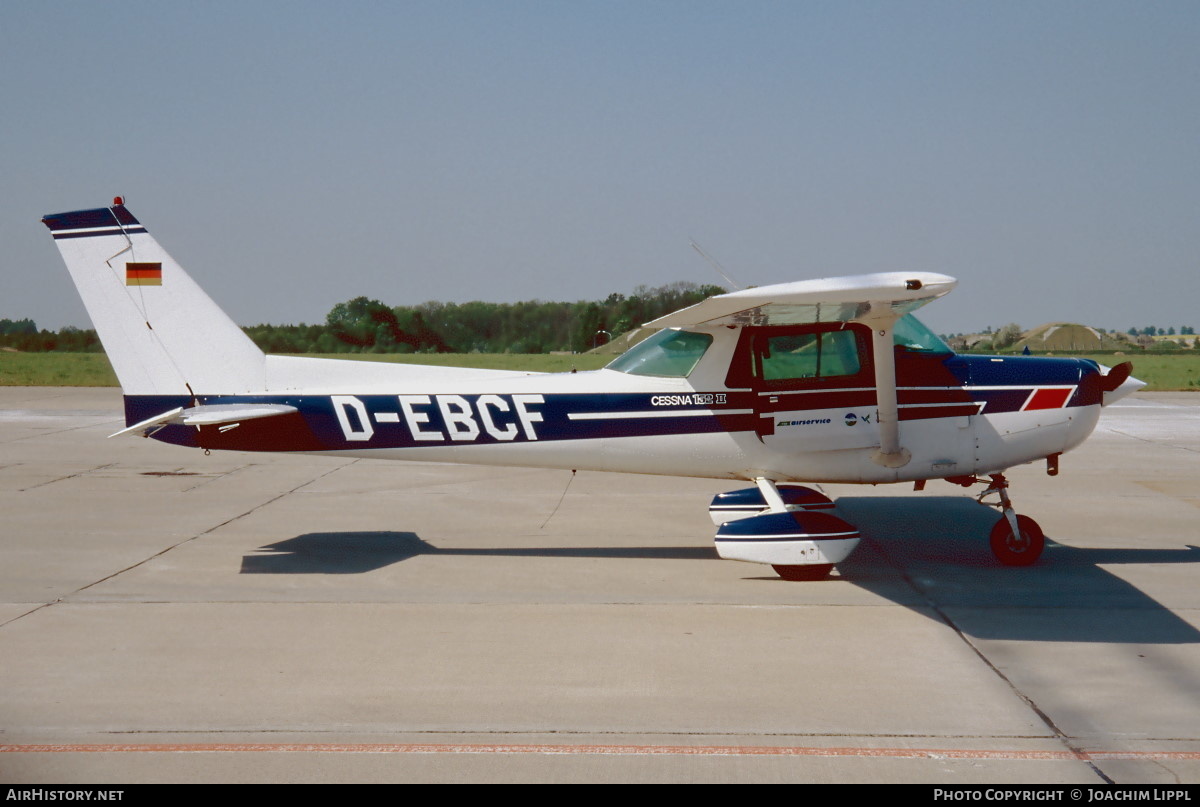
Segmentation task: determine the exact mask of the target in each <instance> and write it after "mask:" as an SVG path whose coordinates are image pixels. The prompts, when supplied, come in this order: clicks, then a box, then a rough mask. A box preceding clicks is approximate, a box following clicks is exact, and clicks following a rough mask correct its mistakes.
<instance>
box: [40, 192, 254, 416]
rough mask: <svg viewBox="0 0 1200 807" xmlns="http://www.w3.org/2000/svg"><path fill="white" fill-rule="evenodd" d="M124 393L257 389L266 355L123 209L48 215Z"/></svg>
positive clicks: (115, 204) (116, 206)
mask: <svg viewBox="0 0 1200 807" xmlns="http://www.w3.org/2000/svg"><path fill="white" fill-rule="evenodd" d="M42 223H43V224H45V225H46V226H47V227H49V228H50V232H51V234H52V235H53V236H54V242H55V243H56V244H57V245H58V249H59V251H60V252H61V253H62V257H63V260H64V261H65V262H66V264H67V269H68V270H69V271H70V272H71V278H72V279H73V280H74V281H75V287H76V288H77V289H79V294H80V296H81V297H82V298H83V304H84V306H86V307H87V311H88V314H89V315H90V316H91V318H92V323H93V324H94V325H95V326H96V332H97V333H98V334H99V336H100V341H101V342H102V343H103V344H104V350H105V352H106V353H107V354H108V359H109V361H110V362H112V366H113V369H114V370H115V371H116V373H117V379H118V380H119V381H120V383H121V388H122V389H123V390H124V392H125V394H126V395H178V394H185V395H186V394H195V395H205V394H208V395H213V394H237V393H245V392H259V391H262V390H263V383H264V356H263V353H262V351H261V350H259V349H258V347H257V346H256V345H255V344H254V343H253V342H252V341H251V340H250V338H249V337H248V336H246V334H245V333H244V332H243V331H242V329H241V328H239V327H238V326H237V325H236V324H235V323H234V322H233V320H231V319H230V318H229V317H228V316H226V314H225V312H223V311H222V310H221V309H220V308H218V307H217V305H216V303H214V302H213V301H212V300H211V299H210V298H209V297H208V295H207V294H205V293H204V291H203V290H201V288H200V287H199V286H197V285H196V284H195V283H194V282H193V281H192V279H191V278H190V277H188V275H187V273H186V272H184V271H183V268H182V267H180V265H179V264H178V263H176V262H175V260H174V259H172V258H171V256H170V255H168V254H167V253H166V251H165V250H164V249H163V248H162V247H160V246H159V245H158V242H157V241H155V240H154V238H153V237H152V236H151V235H150V234H149V233H148V232H146V228H145V227H143V226H142V225H141V224H140V223H139V222H138V220H137V219H135V218H134V217H133V215H132V214H131V213H130V212H129V211H128V210H127V209H126V208H125V206H124V204H123V203H122V202H121V199H120V198H117V199H114V200H113V206H112V207H101V208H97V209H95V210H77V211H74V212H71V213H56V214H52V215H49V216H46V217H45V218H43V219H42Z"/></svg>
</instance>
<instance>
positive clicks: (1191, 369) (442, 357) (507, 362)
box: [0, 351, 1200, 391]
mask: <svg viewBox="0 0 1200 807" xmlns="http://www.w3.org/2000/svg"><path fill="white" fill-rule="evenodd" d="M305 355H310V354H305ZM315 357H316V358H338V359H361V360H364V361H390V362H406V363H409V364H434V365H439V366H444V367H480V368H485V369H491V370H524V371H530V372H541V373H557V372H564V371H568V370H571V369H577V370H595V369H597V368H600V367H603V366H604V365H605V364H608V362H609V361H610V360H611V359H612V357H611V356H598V355H592V354H586V353H584V354H578V355H574V356H553V355H542V354H534V355H529V354H518V353H442V354H423V353H415V354H414V353H406V354H399V353H391V354H346V353H341V354H337V355H335V356H315ZM1083 358H1090V359H1095V360H1096V361H1098V362H1100V363H1101V364H1105V365H1108V366H1109V367H1112V366H1114V365H1117V364H1120V363H1121V362H1123V361H1132V362H1133V374H1134V375H1135V376H1137V377H1138V378H1140V379H1141V380H1142V381H1145V382H1147V383H1148V386H1147V387H1146V389H1148V390H1151V391H1164V390H1191V391H1200V352H1198V354H1197V355H1195V356H1192V355H1186V354H1173V355H1155V354H1154V353H1138V354H1136V355H1134V354H1132V353H1131V354H1130V355H1127V356H1118V355H1113V354H1111V353H1110V354H1097V355H1094V356H1084V357H1083ZM0 386H4V387H115V386H117V378H116V376H115V375H113V371H112V368H111V367H110V366H109V364H108V357H107V356H105V355H104V354H103V353H9V352H6V351H5V352H0Z"/></svg>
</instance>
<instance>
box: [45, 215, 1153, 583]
mask: <svg viewBox="0 0 1200 807" xmlns="http://www.w3.org/2000/svg"><path fill="white" fill-rule="evenodd" d="M42 221H43V223H44V224H45V225H46V226H47V227H49V228H50V232H51V234H52V235H53V237H54V240H55V242H56V243H57V244H58V247H59V250H60V251H61V253H62V256H63V259H64V260H65V261H66V264H67V268H68V269H69V270H70V272H71V276H72V278H73V279H74V281H75V284H76V286H77V287H78V289H79V292H80V295H81V296H82V297H83V301H84V304H85V305H86V307H87V310H88V313H89V314H90V315H91V317H92V321H93V322H94V323H95V326H96V330H97V332H98V334H99V336H100V339H101V341H102V342H103V343H104V347H105V350H106V351H107V353H108V358H109V360H110V361H111V362H112V366H113V369H114V370H115V371H116V374H117V377H118V379H119V380H120V383H121V387H122V390H123V392H124V398H125V422H126V424H127V428H125V429H122V430H121V431H119V432H117V433H116V434H114V435H112V436H114V437H115V436H117V435H122V434H139V435H142V436H144V437H154V438H155V439H157V440H162V441H164V442H168V443H176V444H179V445H185V446H194V447H198V448H203V449H206V450H208V449H212V450H217V449H231V450H237V451H293V452H309V453H327V454H336V455H343V456H355V457H377V458H385V459H400V460H417V461H424V462H431V461H440V462H459V463H475V464H485V465H517V466H536V467H549V468H562V469H571V470H574V469H587V470H596V471H619V472H626V473H644V474H666V475H677V476H696V477H708V478H715V479H734V480H745V481H750V482H753V484H754V486H753V487H748V488H743V489H741V490H736V491H732V492H730V493H723V494H719V495H718V496H716V497H715V498H714V499H713V501H712V504H711V506H710V514H711V516H712V519H713V522H714V524H716V525H717V527H718V529H717V533H716V548H717V552H718V553H719V554H720V556H721V557H723V558H728V559H732V560H742V561H750V562H753V563H762V564H769V565H771V566H773V567H774V568H775V570H776V571H777V572H778V573H779V575H780V576H782V577H784V578H786V579H791V580H802V579H817V578H820V577H823V576H825V575H826V574H828V573H829V571H830V570H831V569H832V568H833V565H834V564H836V563H839V562H841V561H842V560H844V559H845V558H846V556H847V555H849V554H850V552H851V551H852V550H853V549H854V547H855V546H856V545H857V543H858V541H859V532H858V530H857V529H856V528H855V527H854V526H853V525H851V524H849V523H847V522H846V521H843V520H842V519H840V518H838V517H837V516H835V515H833V514H832V513H831V512H828V511H829V510H831V509H832V508H833V507H834V503H833V502H832V501H831V500H830V499H829V498H827V497H826V496H824V495H823V494H822V493H820V492H818V491H816V490H813V489H812V488H808V487H804V486H803V485H801V484H797V483H806V482H807V483H820V482H857V483H866V484H879V483H890V482H914V483H915V484H916V486H917V487H918V488H920V487H922V486H923V485H924V483H925V481H926V480H930V479H946V480H948V481H950V482H954V483H957V484H961V485H963V486H970V485H973V484H976V483H980V484H984V485H986V490H985V491H984V492H983V493H981V494H979V496H978V498H979V499H980V501H983V499H984V497H985V496H988V495H993V494H994V495H995V496H996V497H998V501H996V502H988V503H989V504H992V506H995V507H998V508H999V509H1000V510H1001V515H1000V518H999V520H998V521H997V523H996V526H995V527H994V528H993V530H992V533H991V547H992V550H993V552H994V553H995V555H996V557H997V558H998V559H999V560H1000V562H1001V563H1004V564H1008V565H1013V566H1024V565H1028V564H1031V563H1033V562H1034V561H1036V560H1037V558H1038V556H1039V555H1040V554H1041V551H1042V547H1043V542H1044V539H1043V535H1042V531H1041V529H1040V528H1039V527H1038V525H1037V524H1036V522H1034V521H1033V520H1032V519H1031V518H1028V517H1027V516H1024V515H1017V514H1016V512H1015V511H1014V510H1013V507H1012V503H1011V500H1010V498H1009V495H1008V481H1007V480H1006V479H1005V476H1004V471H1005V470H1006V469H1008V468H1010V467H1012V466H1014V465H1018V464H1022V463H1029V462H1034V461H1037V460H1043V459H1044V460H1046V462H1047V471H1048V473H1050V474H1051V475H1053V474H1055V473H1057V470H1058V457H1059V455H1060V454H1062V452H1064V451H1067V450H1068V449H1071V448H1074V447H1075V446H1077V445H1079V444H1080V443H1082V442H1083V441H1084V439H1086V438H1087V436H1088V435H1089V434H1091V432H1092V429H1093V428H1094V427H1095V425H1096V422H1097V420H1098V418H1099V416H1100V410H1101V408H1102V407H1103V406H1105V405H1107V404H1109V403H1111V402H1113V401H1115V400H1117V399H1118V398H1121V397H1123V396H1125V395H1128V394H1129V393H1131V392H1133V391H1135V390H1137V389H1139V388H1140V387H1141V386H1143V384H1142V382H1140V381H1138V380H1137V379H1134V378H1131V377H1130V371H1131V369H1132V368H1131V366H1130V365H1129V364H1128V363H1125V364H1122V365H1119V366H1117V367H1116V368H1113V369H1111V370H1110V369H1108V368H1105V367H1102V366H1100V365H1097V364H1096V363H1094V362H1091V361H1087V360H1083V359H1074V358H1032V357H1010V356H1005V357H999V356H958V355H955V354H954V353H953V352H952V351H951V350H950V349H949V348H948V347H947V346H946V345H945V344H944V343H943V342H942V341H941V340H940V339H938V338H937V336H935V335H934V334H933V333H931V332H930V331H929V330H928V329H927V328H926V327H925V326H923V325H922V324H921V323H920V322H918V321H917V320H916V319H915V318H914V317H913V316H912V312H913V311H914V310H915V309H917V308H918V307H920V306H922V305H924V304H925V303H928V302H930V301H932V300H935V299H937V298H938V297H941V296H943V295H944V294H947V293H948V292H950V291H951V290H952V289H953V288H954V286H955V283H956V281H955V280H954V278H951V277H947V276H946V275H940V274H932V273H928V272H894V273H886V274H870V275H861V276H856V277H842V278H831V279H821V280H804V281H800V282H796V283H783V284H779V285H773V286H763V287H760V288H753V289H745V290H743V291H735V292H733V293H730V294H722V295H719V296H716V297H711V298H709V299H707V300H705V301H704V302H701V303H699V304H697V305H694V306H692V307H690V308H686V309H683V310H681V311H677V312H675V313H673V314H670V315H668V316H665V317H662V318H660V319H657V320H655V321H653V322H651V323H648V324H647V326H646V327H648V328H653V329H657V333H656V334H655V335H653V336H651V337H650V338H648V339H646V340H645V341H643V342H641V343H640V344H638V345H636V346H634V347H633V348H631V349H630V350H629V351H628V352H626V353H625V354H623V355H622V356H620V357H618V358H617V359H616V360H615V361H613V362H612V363H611V364H609V365H608V366H607V367H606V368H604V369H602V370H595V371H591V372H581V373H575V372H571V373H554V374H545V373H518V372H509V371H496V370H475V369H459V368H439V367H422V366H416V365H406V364H377V363H368V362H360V361H352V360H350V361H344V360H333V359H311V358H303V357H292V356H267V355H264V354H263V353H262V351H260V350H259V349H258V348H257V347H256V346H255V345H254V343H253V342H251V341H250V339H249V338H248V337H247V336H246V335H245V333H243V332H242V330H241V329H240V328H239V327H238V326H237V325H235V324H234V323H233V321H231V320H230V319H229V318H228V317H227V316H226V315H225V314H224V313H223V312H222V311H221V310H220V309H219V308H218V307H217V306H216V304H215V303H213V301H212V300H211V299H210V298H209V297H208V296H207V295H206V294H205V293H204V292H203V291H201V289H200V288H199V287H198V286H197V285H196V284H195V283H194V282H193V281H192V279H191V278H190V277H189V276H188V275H187V274H186V273H185V272H184V270H183V269H182V268H181V267H180V265H179V264H178V263H176V262H175V261H174V260H172V258H171V257H170V256H169V255H168V254H167V253H166V252H165V251H164V250H163V249H162V247H160V246H159V245H158V242H157V241H155V239H154V238H153V237H152V236H151V235H150V234H149V233H148V232H147V231H146V228H145V227H143V226H142V225H141V223H140V222H139V221H138V220H137V219H136V218H134V217H133V215H132V214H131V213H130V212H129V211H128V210H127V209H126V207H125V205H124V203H123V201H122V200H121V199H120V198H117V199H114V200H113V204H112V206H110V207H102V208H97V209H93V210H80V211H75V212H69V213H58V214H53V215H49V216H46V217H45V218H44V219H43V220H42Z"/></svg>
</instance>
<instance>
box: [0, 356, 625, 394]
mask: <svg viewBox="0 0 1200 807" xmlns="http://www.w3.org/2000/svg"><path fill="white" fill-rule="evenodd" d="M302 355H304V356H308V357H310V358H321V359H358V360H362V361H388V362H404V363H408V364H433V365H438V366H442V367H478V368H481V369H488V370H518V371H526V372H537V373H561V372H568V371H570V370H572V369H575V370H596V369H599V368H601V367H603V366H604V365H606V364H608V363H609V362H610V361H612V356H592V355H588V354H579V355H574V356H555V355H548V354H518V353H441V354H424V353H403V354H402V353H386V354H372V353H367V354H363V353H339V354H335V355H320V354H310V353H305V354H302ZM115 386H117V377H116V375H115V374H114V373H113V371H112V367H111V366H110V365H109V363H108V357H107V356H105V355H104V354H103V353H9V352H7V351H3V352H0V387H115Z"/></svg>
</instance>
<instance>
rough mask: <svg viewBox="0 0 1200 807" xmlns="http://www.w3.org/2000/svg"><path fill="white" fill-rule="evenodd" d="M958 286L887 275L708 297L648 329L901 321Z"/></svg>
mask: <svg viewBox="0 0 1200 807" xmlns="http://www.w3.org/2000/svg"><path fill="white" fill-rule="evenodd" d="M957 283H958V281H956V280H955V279H954V278H952V277H949V276H948V275H939V274H935V273H932V272H883V273H879V274H871V275H855V276H853V277H833V278H821V279H817V280H801V281H798V282H796V283H779V284H776V285H773V286H760V287H757V288H750V289H743V290H741V291H735V292H731V293H729V294H720V295H717V296H716V297H709V298H708V299H707V300H705V301H703V302H701V303H697V304H696V305H693V306H691V307H690V308H684V309H681V310H679V311H676V312H674V313H672V314H667V315H666V316H665V317H659V318H658V319H656V320H654V321H653V322H648V323H646V326H645V327H647V328H686V327H688V326H694V325H735V326H736V325H802V324H807V323H811V322H854V321H857V322H864V323H867V324H870V323H871V322H872V321H873V320H879V319H891V320H896V319H899V318H900V317H902V316H904V315H905V314H907V313H909V312H911V311H915V310H916V309H918V308H920V307H921V306H923V305H925V303H928V302H931V301H933V300H936V299H937V298H938V297H941V296H942V295H945V294H949V293H950V292H951V291H952V290H953V289H954V286H955V285H956V284H957Z"/></svg>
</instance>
